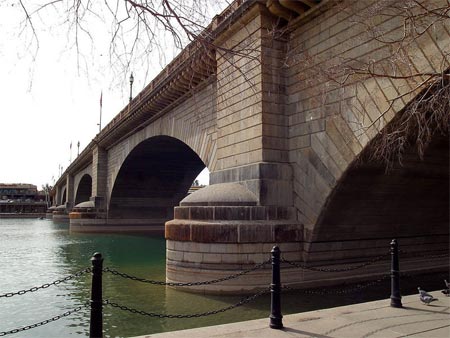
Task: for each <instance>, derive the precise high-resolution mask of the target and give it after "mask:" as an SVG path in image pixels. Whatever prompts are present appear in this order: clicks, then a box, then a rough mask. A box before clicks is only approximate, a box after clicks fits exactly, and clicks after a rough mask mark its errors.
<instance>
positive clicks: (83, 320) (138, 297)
mask: <svg viewBox="0 0 450 338" xmlns="http://www.w3.org/2000/svg"><path fill="white" fill-rule="evenodd" d="M96 251H97V252H101V253H102V255H103V257H104V266H105V267H110V268H114V269H117V270H119V271H121V272H125V273H128V274H131V275H136V276H140V277H144V278H147V279H155V280H165V240H164V238H162V237H150V236H144V235H129V234H79V233H70V232H69V229H68V225H65V224H56V223H53V221H48V220H30V219H0V294H4V293H7V292H12V291H18V290H21V289H29V288H30V287H33V286H38V285H42V284H44V283H48V282H52V281H54V280H57V279H60V278H63V277H65V276H67V275H70V274H72V273H73V272H76V271H79V270H81V269H83V268H86V267H89V266H90V258H91V256H92V254H93V253H94V252H96ZM90 278H91V276H90V274H86V275H83V276H82V277H80V278H77V279H74V280H70V281H67V282H65V283H61V284H59V285H57V286H51V287H49V288H47V289H44V290H39V291H37V292H32V293H27V294H25V295H21V296H14V297H10V298H0V333H1V332H4V331H8V330H12V329H15V328H19V327H23V326H25V325H30V324H34V323H37V322H40V321H43V320H46V319H48V318H51V317H54V316H57V315H60V314H62V313H64V312H66V311H68V310H72V309H73V308H75V307H77V306H80V305H83V304H85V303H86V301H87V300H88V299H89V294H90ZM439 278H440V277H439ZM432 279H433V280H434V281H435V282H442V280H441V279H438V278H436V276H432ZM103 282H104V283H103V285H104V288H103V293H104V298H105V299H109V300H111V301H113V302H116V303H119V304H122V305H126V306H128V307H131V308H136V309H138V310H144V311H146V312H154V313H163V314H167V313H168V314H192V313H200V312H205V311H210V310H215V309H220V308H223V307H226V306H228V305H231V304H234V303H237V302H238V301H239V300H240V298H241V297H240V296H205V295H199V294H191V293H186V292H181V291H178V290H174V289H171V288H166V287H163V286H152V285H148V284H142V283H138V282H135V281H132V280H128V279H123V278H120V277H117V276H113V275H111V274H109V273H107V274H104V276H103ZM420 283H421V284H420V285H421V286H423V287H424V286H425V285H427V286H428V285H430V284H426V282H425V281H421V282H420ZM427 283H428V282H427ZM439 285H440V284H437V286H436V287H435V288H439ZM403 286H404V289H403V290H404V292H403V294H407V293H411V292H412V293H414V292H415V290H416V287H417V285H416V281H414V282H413V283H411V285H410V286H405V284H403ZM429 289H430V290H431V286H430V288H429ZM389 295H390V290H389V280H386V281H385V282H384V283H381V284H380V285H377V286H375V287H371V288H369V289H364V290H360V291H357V292H353V293H351V294H337V295H304V294H302V293H289V294H284V295H283V298H282V312H283V314H288V313H293V312H302V311H310V310H315V309H320V308H327V307H333V306H339V305H346V304H352V303H358V302H364V301H369V300H374V299H387V298H388V297H389ZM269 311H270V296H269V295H267V296H262V297H260V298H258V299H257V300H256V301H254V302H252V303H250V304H247V305H245V306H242V307H239V308H237V309H233V310H231V311H227V312H224V313H219V314H216V315H213V316H209V317H203V318H191V319H164V318H150V317H147V316H141V315H138V314H132V313H129V312H124V311H122V310H119V309H116V308H112V307H111V306H106V307H105V308H104V331H105V337H130V336H131V337H132V336H137V335H145V334H150V333H155V332H164V331H173V330H180V329H187V328H192V327H200V326H208V325H217V324H223V323H229V322H237V321H243V320H249V319H256V318H268V316H269ZM88 335H89V309H88V308H83V310H81V311H80V312H77V313H74V314H72V315H70V316H68V317H64V318H61V319H59V320H57V321H54V322H51V323H49V324H46V325H43V326H40V327H37V328H34V329H32V330H28V331H24V332H21V333H17V334H12V335H8V336H7V337H46V338H51V337H58V338H59V337H71V336H78V337H83V336H84V337H86V336H88Z"/></svg>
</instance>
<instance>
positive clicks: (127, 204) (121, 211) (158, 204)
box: [108, 136, 205, 223]
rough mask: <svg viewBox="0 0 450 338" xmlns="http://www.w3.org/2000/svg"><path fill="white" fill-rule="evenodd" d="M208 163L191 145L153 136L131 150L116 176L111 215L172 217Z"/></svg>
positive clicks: (160, 218)
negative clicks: (175, 208)
mask: <svg viewBox="0 0 450 338" xmlns="http://www.w3.org/2000/svg"><path fill="white" fill-rule="evenodd" d="M204 168H205V164H204V163H203V161H202V160H201V159H200V157H199V156H198V155H197V153H196V152H195V151H194V150H192V149H191V148H190V147H189V146H188V145H186V144H185V143H183V142H181V141H180V140H178V139H176V138H173V137H170V136H155V137H150V138H148V139H146V140H144V141H142V142H140V143H139V144H138V145H136V146H135V147H134V148H133V149H132V150H131V151H130V152H129V154H128V156H127V157H126V159H125V160H124V161H123V162H122V165H121V167H120V169H119V171H118V174H117V176H116V178H115V181H114V184H113V188H112V191H111V197H110V201H109V206H108V217H109V218H110V219H151V220H154V221H155V222H156V221H161V223H163V222H164V221H167V220H169V219H171V218H173V208H174V206H176V205H178V203H179V202H180V200H181V199H183V198H184V197H185V196H186V194H187V191H188V189H189V187H190V186H191V184H192V182H193V180H194V179H195V178H196V177H197V175H198V174H199V173H200V172H201V171H202V170H203V169H204Z"/></svg>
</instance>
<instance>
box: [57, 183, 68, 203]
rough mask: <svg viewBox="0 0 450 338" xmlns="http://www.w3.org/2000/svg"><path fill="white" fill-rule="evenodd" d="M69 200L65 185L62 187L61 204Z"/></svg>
mask: <svg viewBox="0 0 450 338" xmlns="http://www.w3.org/2000/svg"><path fill="white" fill-rule="evenodd" d="M66 201H67V196H66V187H65V186H64V188H62V194H61V200H60V203H59V204H60V205H61V204H64V203H66Z"/></svg>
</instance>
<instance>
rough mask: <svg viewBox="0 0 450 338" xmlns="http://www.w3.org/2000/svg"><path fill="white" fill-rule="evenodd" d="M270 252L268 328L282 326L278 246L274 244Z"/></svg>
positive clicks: (279, 327) (280, 327)
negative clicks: (270, 275)
mask: <svg viewBox="0 0 450 338" xmlns="http://www.w3.org/2000/svg"><path fill="white" fill-rule="evenodd" d="M271 254H272V284H270V293H271V299H270V317H269V318H270V328H271V329H282V328H283V320H282V318H283V315H282V314H281V278H280V248H279V247H277V246H274V247H273V248H272V251H271Z"/></svg>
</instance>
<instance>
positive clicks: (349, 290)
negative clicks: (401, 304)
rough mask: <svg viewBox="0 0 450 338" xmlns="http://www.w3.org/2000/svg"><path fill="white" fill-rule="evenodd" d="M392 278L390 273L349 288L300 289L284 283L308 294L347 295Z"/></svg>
mask: <svg viewBox="0 0 450 338" xmlns="http://www.w3.org/2000/svg"><path fill="white" fill-rule="evenodd" d="M388 279H390V275H385V276H383V277H381V278H378V279H376V280H373V281H369V282H366V283H358V284H356V285H355V286H352V287H349V288H345V289H335V290H333V289H320V290H316V289H298V288H292V287H290V286H287V285H283V287H282V288H283V289H285V290H289V291H295V292H300V293H303V294H308V295H345V294H349V293H353V292H356V291H360V290H364V289H367V288H368V287H371V286H374V285H378V284H380V283H382V282H384V281H385V280H388Z"/></svg>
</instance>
